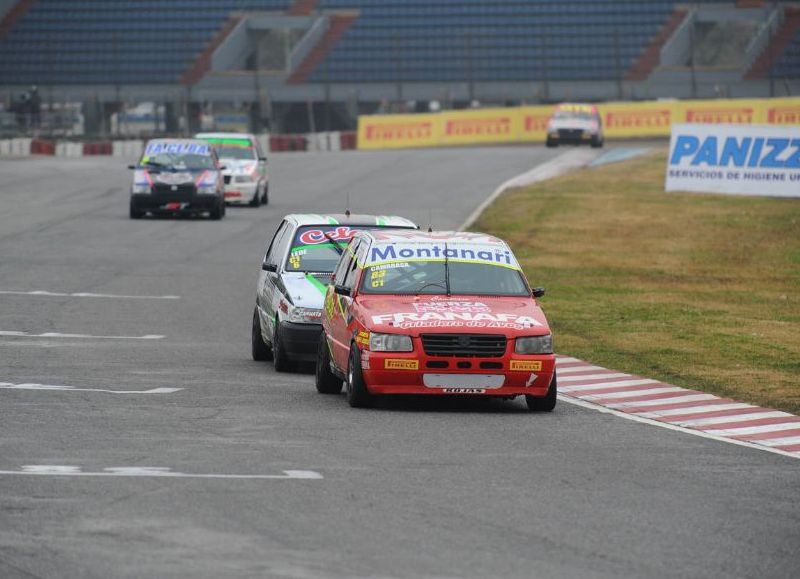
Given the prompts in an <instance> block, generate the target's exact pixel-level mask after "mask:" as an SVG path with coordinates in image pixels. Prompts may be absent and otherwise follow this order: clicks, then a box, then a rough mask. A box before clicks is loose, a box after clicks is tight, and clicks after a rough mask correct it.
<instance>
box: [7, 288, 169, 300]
mask: <svg viewBox="0 0 800 579" xmlns="http://www.w3.org/2000/svg"><path fill="white" fill-rule="evenodd" d="M0 294H2V295H9V296H43V297H57V298H111V299H119V300H179V299H181V296H128V295H122V294H95V293H91V292H74V293H63V292H51V291H45V290H34V291H22V290H0Z"/></svg>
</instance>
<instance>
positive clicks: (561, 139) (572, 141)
mask: <svg viewBox="0 0 800 579" xmlns="http://www.w3.org/2000/svg"><path fill="white" fill-rule="evenodd" d="M598 137H599V135H598V133H584V132H583V131H578V130H572V129H560V130H559V131H558V132H554V133H550V134H548V135H547V140H548V141H550V142H553V143H564V144H569V145H580V144H583V143H591V142H592V140H593V139H597V138H598Z"/></svg>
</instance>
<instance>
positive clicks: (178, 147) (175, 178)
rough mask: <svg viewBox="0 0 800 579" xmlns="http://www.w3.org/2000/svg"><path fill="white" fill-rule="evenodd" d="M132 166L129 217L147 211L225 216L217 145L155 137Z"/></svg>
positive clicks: (191, 140)
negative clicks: (215, 147)
mask: <svg viewBox="0 0 800 579" xmlns="http://www.w3.org/2000/svg"><path fill="white" fill-rule="evenodd" d="M129 168H130V169H133V171H134V173H133V185H132V187H131V202H130V217H131V219H139V218H141V217H143V216H144V215H145V214H146V213H151V214H154V215H155V214H167V215H178V214H186V215H199V214H205V213H207V214H208V216H209V217H210V218H211V219H222V217H223V216H224V215H225V191H224V184H223V180H222V173H221V170H222V169H223V168H224V167H221V166H220V164H219V160H218V159H217V154H216V152H215V151H214V148H213V147H212V146H211V145H209V144H208V143H207V142H205V141H199V140H194V139H154V140H152V141H149V142H148V143H147V146H146V147H145V150H144V154H143V155H142V158H141V159H140V160H139V163H138V164H137V165H131V166H130V167H129Z"/></svg>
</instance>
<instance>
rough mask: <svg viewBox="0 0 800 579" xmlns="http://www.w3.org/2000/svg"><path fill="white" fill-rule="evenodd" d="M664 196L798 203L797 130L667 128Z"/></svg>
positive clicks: (799, 156) (799, 144) (799, 161)
mask: <svg viewBox="0 0 800 579" xmlns="http://www.w3.org/2000/svg"><path fill="white" fill-rule="evenodd" d="M667 163H668V164H667V178H666V185H665V188H666V190H667V191H695V192H707V193H732V194H738V195H763V196H767V197H800V126H792V127H773V126H752V125H750V126H744V125H703V124H686V125H673V127H672V139H671V140H670V146H669V158H668V160H667Z"/></svg>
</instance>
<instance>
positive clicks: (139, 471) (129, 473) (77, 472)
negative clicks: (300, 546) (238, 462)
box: [0, 464, 323, 480]
mask: <svg viewBox="0 0 800 579" xmlns="http://www.w3.org/2000/svg"><path fill="white" fill-rule="evenodd" d="M281 472H283V474H192V473H183V472H173V471H171V470H170V469H169V468H165V467H160V466H151V467H146V466H145V467H127V466H125V467H113V468H105V469H103V470H102V471H101V472H83V471H81V467H79V466H67V465H50V464H29V465H26V466H23V467H22V470H0V475H15V476H90V477H156V478H206V479H211V478H221V479H305V480H320V479H322V478H323V477H322V475H321V474H319V473H318V472H316V471H313V470H284V471H281Z"/></svg>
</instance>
